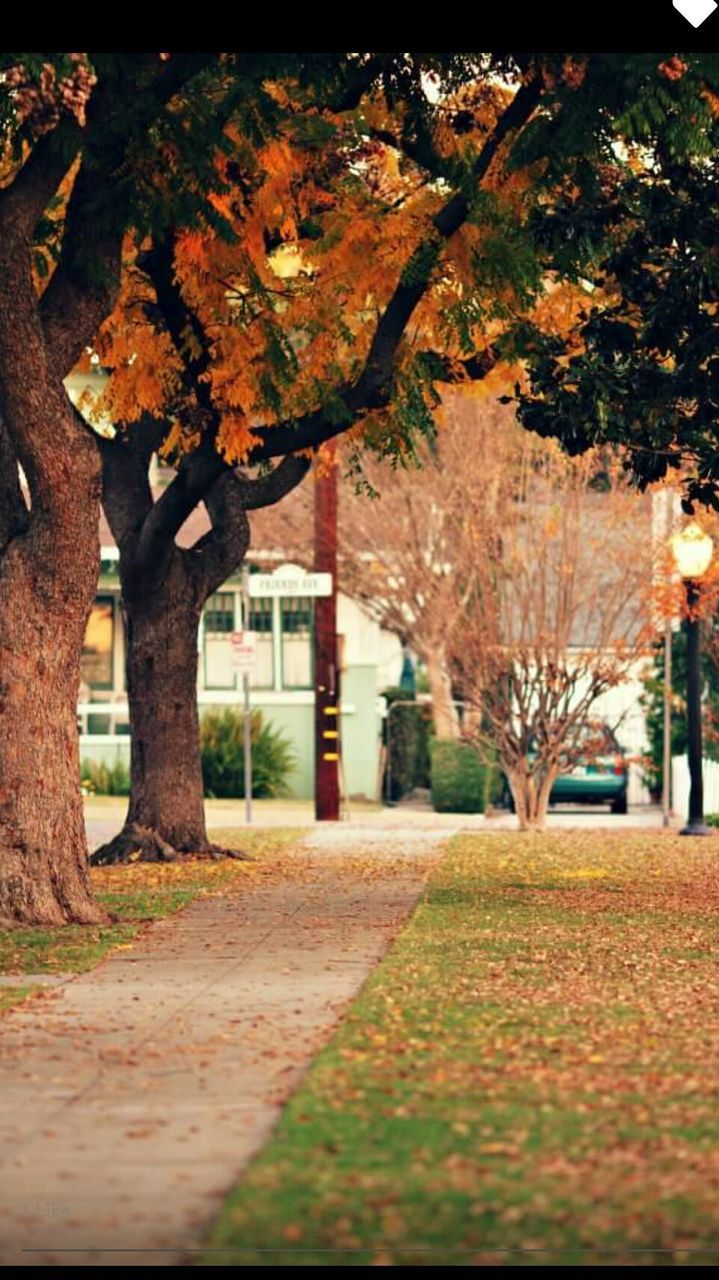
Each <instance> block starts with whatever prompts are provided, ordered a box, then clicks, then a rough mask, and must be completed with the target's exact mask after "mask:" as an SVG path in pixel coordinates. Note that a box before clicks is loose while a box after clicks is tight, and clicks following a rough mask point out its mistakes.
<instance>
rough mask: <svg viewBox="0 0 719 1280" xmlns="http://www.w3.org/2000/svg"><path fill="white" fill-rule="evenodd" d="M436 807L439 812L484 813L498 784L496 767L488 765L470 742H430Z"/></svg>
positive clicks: (433, 796)
mask: <svg viewBox="0 0 719 1280" xmlns="http://www.w3.org/2000/svg"><path fill="white" fill-rule="evenodd" d="M430 758H431V763H432V807H433V808H434V809H435V810H436V812H437V813H484V811H485V809H486V808H487V805H488V803H489V801H490V799H491V797H492V792H493V789H494V786H495V783H496V769H495V767H494V765H491V764H489V765H488V764H484V763H483V762H482V760H481V758H480V756H479V754H478V752H477V750H476V748H475V747H473V746H471V745H470V744H469V743H468V742H454V741H451V740H449V739H444V738H434V739H433V740H432V742H431V743H430Z"/></svg>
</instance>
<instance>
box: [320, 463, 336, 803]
mask: <svg viewBox="0 0 719 1280" xmlns="http://www.w3.org/2000/svg"><path fill="white" fill-rule="evenodd" d="M336 454H337V442H336V441H335V440H331V441H330V442H329V443H328V444H326V445H325V446H324V449H323V452H322V457H321V460H320V468H321V469H320V470H319V471H318V472H317V474H316V475H315V571H316V572H317V573H330V574H331V575H332V593H331V595H329V596H318V597H317V598H316V600H315V817H316V818H317V819H318V820H324V821H326V822H327V821H329V822H337V820H338V819H339V816H340V789H339V763H340V751H341V746H340V706H339V704H340V689H339V671H338V667H337V462H336Z"/></svg>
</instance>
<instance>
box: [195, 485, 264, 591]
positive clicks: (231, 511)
mask: <svg viewBox="0 0 719 1280" xmlns="http://www.w3.org/2000/svg"><path fill="white" fill-rule="evenodd" d="M205 505H206V506H207V510H208V511H209V513H210V518H211V520H212V529H211V530H210V532H209V533H207V534H205V536H204V538H200V540H199V542H197V543H196V544H195V546H194V547H192V548H191V550H190V551H187V552H185V560H186V564H187V567H188V570H189V572H190V574H191V576H192V579H193V582H194V583H195V586H196V588H200V594H201V595H202V596H203V597H204V599H207V597H208V596H210V595H211V594H212V592H213V591H216V590H217V588H218V587H220V586H222V583H223V582H225V581H226V580H227V578H229V576H230V574H231V573H232V572H233V570H234V569H236V568H237V566H238V565H239V564H241V563H242V561H243V560H244V558H245V554H246V552H247V548H248V546H249V544H250V522H249V520H248V519H247V512H246V510H245V503H244V494H243V486H242V482H241V481H240V480H238V478H237V476H236V475H235V474H234V472H232V471H226V472H225V474H224V475H223V476H220V478H219V480H218V481H217V482H216V483H215V484H214V485H213V487H212V489H210V491H209V493H208V494H207V496H206V498H205Z"/></svg>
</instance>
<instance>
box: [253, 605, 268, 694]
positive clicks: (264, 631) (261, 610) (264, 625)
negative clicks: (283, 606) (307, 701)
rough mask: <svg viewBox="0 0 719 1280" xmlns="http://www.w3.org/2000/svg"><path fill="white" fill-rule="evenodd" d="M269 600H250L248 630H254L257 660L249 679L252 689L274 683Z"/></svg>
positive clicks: (264, 687)
mask: <svg viewBox="0 0 719 1280" xmlns="http://www.w3.org/2000/svg"><path fill="white" fill-rule="evenodd" d="M272 623H273V609H272V601H271V600H259V599H251V600H250V611H249V618H248V630H249V631H254V632H255V634H256V636H257V639H256V641H255V645H256V653H257V660H256V663H255V674H254V677H253V678H252V680H251V681H250V683H251V685H252V688H253V689H271V688H272V686H273V685H274V682H275V679H274V651H275V646H274V636H273V626H272Z"/></svg>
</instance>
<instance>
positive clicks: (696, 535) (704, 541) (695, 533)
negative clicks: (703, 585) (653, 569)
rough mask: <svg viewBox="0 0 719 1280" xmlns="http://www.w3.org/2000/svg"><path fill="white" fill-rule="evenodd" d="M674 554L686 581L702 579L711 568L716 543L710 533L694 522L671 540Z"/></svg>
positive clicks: (678, 567)
mask: <svg viewBox="0 0 719 1280" xmlns="http://www.w3.org/2000/svg"><path fill="white" fill-rule="evenodd" d="M671 544H672V554H673V556H674V559H675V561H676V566H677V569H678V570H679V573H680V574H681V576H682V578H684V579H685V580H686V581H690V582H692V581H696V580H697V579H698V578H702V577H703V576H704V574H705V573H706V571H707V569H708V568H709V564H710V562H711V558H712V552H713V550H714V543H713V542H712V540H711V538H710V537H709V534H708V533H704V531H703V529H700V528H699V525H698V524H697V523H696V521H692V523H691V524H688V525H687V526H686V528H685V529H682V531H681V533H675V534H674V537H673V538H672V540H671Z"/></svg>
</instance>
